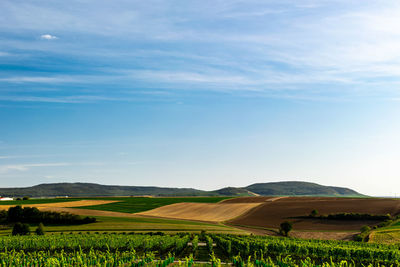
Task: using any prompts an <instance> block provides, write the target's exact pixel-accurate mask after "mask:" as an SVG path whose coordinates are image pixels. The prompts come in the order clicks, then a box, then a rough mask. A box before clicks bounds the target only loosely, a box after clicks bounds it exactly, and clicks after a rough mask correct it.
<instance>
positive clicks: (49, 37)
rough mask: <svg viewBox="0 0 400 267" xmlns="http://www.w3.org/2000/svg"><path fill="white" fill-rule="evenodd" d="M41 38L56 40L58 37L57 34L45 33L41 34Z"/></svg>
mask: <svg viewBox="0 0 400 267" xmlns="http://www.w3.org/2000/svg"><path fill="white" fill-rule="evenodd" d="M40 39H44V40H55V39H58V37H57V36H54V35H51V34H43V35H41V36H40Z"/></svg>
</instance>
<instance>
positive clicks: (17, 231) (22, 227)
mask: <svg viewBox="0 0 400 267" xmlns="http://www.w3.org/2000/svg"><path fill="white" fill-rule="evenodd" d="M30 232H31V230H30V228H29V225H28V224H26V223H23V224H22V223H20V222H17V223H16V224H14V227H13V230H12V235H29V234H30Z"/></svg>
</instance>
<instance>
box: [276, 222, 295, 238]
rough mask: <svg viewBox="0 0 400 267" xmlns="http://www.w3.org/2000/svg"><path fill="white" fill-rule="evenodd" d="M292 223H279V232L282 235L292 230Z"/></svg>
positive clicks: (286, 234)
mask: <svg viewBox="0 0 400 267" xmlns="http://www.w3.org/2000/svg"><path fill="white" fill-rule="evenodd" d="M292 228H293V224H292V222H289V221H285V222H283V223H281V225H280V228H279V233H280V234H281V235H283V236H288V235H289V232H290V231H291V230H292Z"/></svg>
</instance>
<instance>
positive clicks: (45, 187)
mask: <svg viewBox="0 0 400 267" xmlns="http://www.w3.org/2000/svg"><path fill="white" fill-rule="evenodd" d="M0 195H1V196H3V197H4V196H9V197H20V196H29V197H61V196H68V197H90V196H92V197H95V196H144V195H151V196H258V195H260V196H339V197H340V196H344V197H346V196H363V195H362V194H360V193H358V192H356V191H354V190H352V189H349V188H343V187H334V186H323V185H319V184H316V183H309V182H298V181H290V182H272V183H257V184H252V185H249V186H247V187H225V188H222V189H219V190H214V191H204V190H198V189H194V188H168V187H155V186H119V185H101V184H95V183H52V184H39V185H35V186H31V187H19V188H18V187H15V188H0Z"/></svg>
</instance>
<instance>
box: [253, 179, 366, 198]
mask: <svg viewBox="0 0 400 267" xmlns="http://www.w3.org/2000/svg"><path fill="white" fill-rule="evenodd" d="M245 189H247V190H249V191H250V192H253V193H256V194H259V195H262V196H273V195H277V196H281V195H285V196H315V195H317V196H362V195H361V194H360V193H358V192H356V191H354V190H352V189H349V188H344V187H334V186H324V185H319V184H315V183H308V182H296V181H292V182H276V183H259V184H252V185H249V186H247V187H245Z"/></svg>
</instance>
